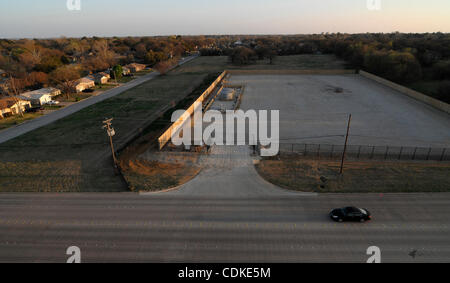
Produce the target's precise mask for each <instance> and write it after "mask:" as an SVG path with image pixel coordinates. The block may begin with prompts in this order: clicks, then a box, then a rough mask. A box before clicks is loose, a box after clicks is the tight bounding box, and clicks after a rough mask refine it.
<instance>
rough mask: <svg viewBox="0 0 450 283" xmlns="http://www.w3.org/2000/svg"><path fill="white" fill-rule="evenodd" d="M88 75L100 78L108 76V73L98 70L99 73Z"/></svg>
mask: <svg viewBox="0 0 450 283" xmlns="http://www.w3.org/2000/svg"><path fill="white" fill-rule="evenodd" d="M89 77H93V78H94V79H101V78H104V77H106V78H110V75H109V74H107V73H105V72H100V73H97V74H93V75H91V76H89Z"/></svg>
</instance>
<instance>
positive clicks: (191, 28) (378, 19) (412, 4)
mask: <svg viewBox="0 0 450 283" xmlns="http://www.w3.org/2000/svg"><path fill="white" fill-rule="evenodd" d="M69 1H72V2H76V1H80V3H81V10H73V9H68V5H67V2H68V0H0V38H25V37H26V38H51V37H61V36H66V37H83V36H108V37H109V36H154V35H175V34H176V35H216V34H311V33H322V32H330V33H333V32H342V33H364V32H395V31H399V32H418V33H422V32H438V31H440V32H450V0H220V1H219V0H159V1H155V0H69ZM368 1H369V2H370V1H371V2H377V1H379V2H380V3H381V9H379V10H378V9H374V7H376V5H374V4H372V5H368V3H367V2H368ZM72 6H73V5H72ZM368 7H371V8H370V9H369V8H368Z"/></svg>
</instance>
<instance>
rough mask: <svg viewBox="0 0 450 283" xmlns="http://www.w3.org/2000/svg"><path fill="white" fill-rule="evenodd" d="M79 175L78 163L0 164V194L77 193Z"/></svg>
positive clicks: (79, 163)
mask: <svg viewBox="0 0 450 283" xmlns="http://www.w3.org/2000/svg"><path fill="white" fill-rule="evenodd" d="M81 175H82V173H81V162H79V161H55V162H0V187H1V191H2V192H17V191H20V192H78V191H81V188H80V184H81V179H82V176H81ZM50 184H51V185H50ZM18 188H20V189H18Z"/></svg>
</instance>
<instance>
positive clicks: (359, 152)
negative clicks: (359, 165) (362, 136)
mask: <svg viewBox="0 0 450 283" xmlns="http://www.w3.org/2000/svg"><path fill="white" fill-rule="evenodd" d="M361 148H362V146H361V145H360V146H359V149H358V159H359V157H360V156H361Z"/></svg>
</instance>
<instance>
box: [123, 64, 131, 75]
mask: <svg viewBox="0 0 450 283" xmlns="http://www.w3.org/2000/svg"><path fill="white" fill-rule="evenodd" d="M130 74H131V70H130V69H129V68H127V67H125V66H124V67H122V75H123V76H128V75H130Z"/></svg>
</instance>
